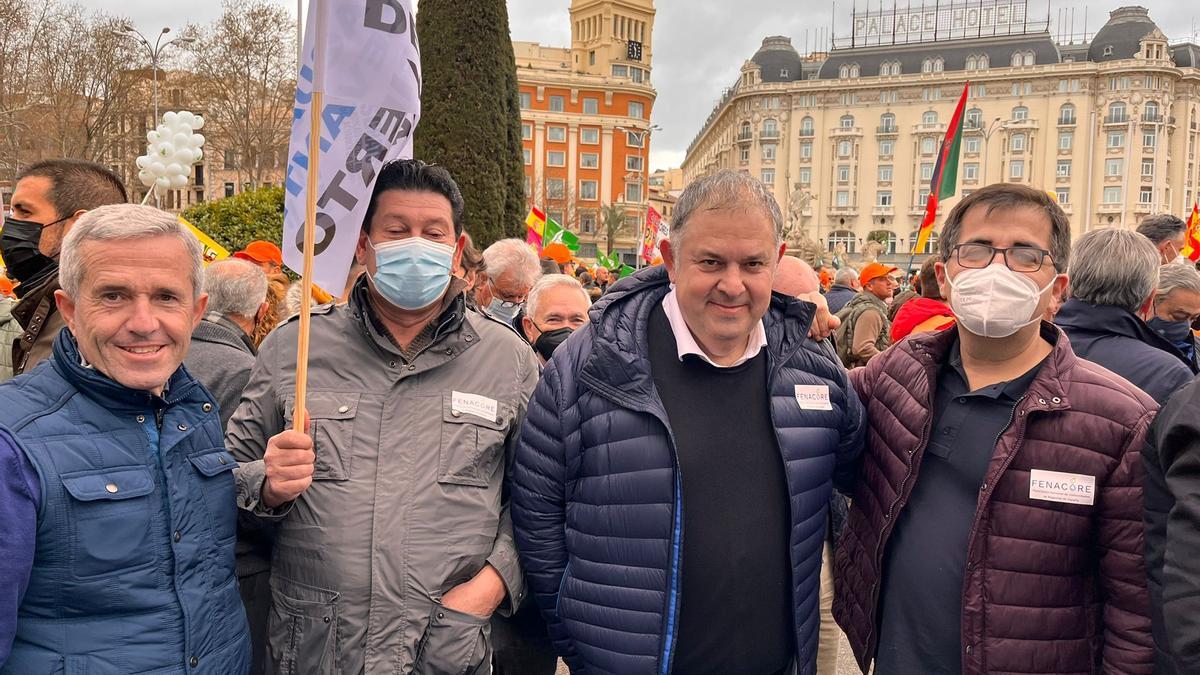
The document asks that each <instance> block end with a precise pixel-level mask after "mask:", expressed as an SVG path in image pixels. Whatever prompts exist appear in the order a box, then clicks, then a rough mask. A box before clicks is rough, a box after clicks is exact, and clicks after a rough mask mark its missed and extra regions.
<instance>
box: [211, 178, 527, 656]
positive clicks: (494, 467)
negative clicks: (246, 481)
mask: <svg viewBox="0 0 1200 675" xmlns="http://www.w3.org/2000/svg"><path fill="white" fill-rule="evenodd" d="M463 209H464V205H463V198H462V194H461V193H460V192H459V189H458V185H457V184H456V183H455V182H454V179H453V178H452V177H451V176H450V173H449V172H448V171H446V169H444V168H442V167H439V166H433V165H429V164H426V163H424V162H421V161H417V160H398V161H394V162H389V163H387V164H384V165H383V166H382V167H381V168H380V169H379V174H378V177H377V178H376V182H375V187H374V191H373V192H372V194H371V201H370V203H369V205H368V207H367V213H366V216H365V218H364V220H363V222H362V224H361V225H362V230H361V232H360V234H359V239H358V246H357V248H356V250H355V257H356V258H357V260H358V261H359V262H360V263H362V264H363V266H364V267H365V268H366V273H365V274H363V276H361V277H360V278H359V279H358V281H357V282H356V284H355V286H354V291H353V293H352V294H351V296H350V301H349V303H347V304H345V305H333V304H329V305H322V306H320V307H317V308H314V309H313V315H312V324H311V341H312V344H313V345H314V351H313V354H312V356H311V357H310V360H309V368H308V393H307V399H306V402H305V407H306V408H307V414H308V417H309V418H310V422H309V424H308V428H309V429H310V433H311V436H312V439H313V443H314V444H315V447H316V454H317V457H318V458H319V459H318V461H317V466H316V471H315V474H314V476H313V483H312V486H311V487H310V488H309V489H308V490H307V491H306V492H305V493H304V494H303V495H302V496H301V497H300V499H299V500H298V502H297V504H296V508H295V509H293V511H292V512H291V514H290V515H288V516H287V517H286V518H284V519H283V520H282V521H281V522H280V523H279V529H278V531H277V534H276V538H275V548H274V552H273V555H272V558H271V562H272V568H271V587H272V591H273V598H274V604H273V607H272V611H271V617H270V623H269V629H268V633H269V636H270V639H269V646H268V658H269V662H270V668H269V669H268V670H269V671H272V672H280V671H283V672H304V673H334V672H339V673H347V674H364V675H382V674H384V673H387V674H389V675H390V674H392V673H397V672H405V673H418V674H420V675H424V674H426V673H459V674H463V673H485V672H487V669H488V657H489V650H490V644H489V639H488V638H489V629H488V625H489V619H490V618H491V616H492V614H493V613H494V612H503V613H507V612H510V611H512V610H513V609H515V608H516V607H518V606H519V605H520V602H521V600H522V598H523V597H524V595H525V590H524V585H525V583H524V576H523V575H522V574H521V567H520V564H519V562H518V560H517V551H516V546H515V544H514V543H513V537H512V525H511V520H510V517H509V507H508V495H507V491H506V488H505V476H506V475H507V470H508V467H509V466H510V461H511V457H512V453H513V451H514V449H515V445H516V440H517V429H518V428H519V427H520V424H521V420H522V419H523V418H524V415H525V407H526V404H527V402H528V400H529V396H530V394H531V393H532V392H533V387H534V385H535V384H536V383H537V378H538V364H537V360H536V359H535V358H534V355H533V350H531V349H530V348H529V345H527V344H525V342H524V340H522V339H521V338H520V337H519V336H518V335H517V334H516V333H515V332H514V331H513V330H512V329H511V328H509V327H506V326H504V325H502V324H501V323H500V322H498V321H496V320H493V319H491V318H489V317H486V316H483V315H481V314H478V313H476V312H474V311H470V310H468V309H467V308H466V301H465V299H464V297H463V292H462V291H463V288H465V286H466V282H465V281H463V280H462V279H460V278H458V277H454V276H452V274H451V270H453V268H454V266H455V264H456V263H459V262H460V258H461V255H462V249H463V246H464V245H465V244H466V239H465V237H464V236H463ZM526 250H528V249H526ZM535 264H536V261H535ZM298 330H299V326H298V322H296V321H290V320H289V321H288V322H287V323H285V324H284V325H282V326H280V327H279V328H277V329H276V330H275V331H274V332H272V333H271V334H270V335H268V336H267V339H266V340H265V341H264V342H263V343H262V345H261V346H260V348H259V353H258V360H257V362H256V364H255V367H254V371H253V372H252V373H251V375H250V382H249V384H247V386H246V390H245V393H244V394H243V396H242V403H241V405H240V406H239V407H238V409H237V411H236V412H235V413H234V415H233V419H231V420H230V421H229V428H228V431H227V434H226V438H225V443H226V446H227V447H228V448H229V449H230V451H231V452H232V453H234V455H235V456H237V457H239V458H241V459H243V460H252V459H255V458H257V457H260V456H262V454H263V450H264V447H265V448H267V451H268V452H269V451H270V447H271V443H272V442H273V437H274V435H275V434H276V433H277V432H279V431H280V430H282V429H285V428H291V427H292V426H293V416H294V410H293V409H294V406H295V396H296V395H295V378H296V341H297V331H298ZM318 345H320V346H323V347H322V348H320V349H318V348H317V346H318ZM268 439H272V440H268Z"/></svg>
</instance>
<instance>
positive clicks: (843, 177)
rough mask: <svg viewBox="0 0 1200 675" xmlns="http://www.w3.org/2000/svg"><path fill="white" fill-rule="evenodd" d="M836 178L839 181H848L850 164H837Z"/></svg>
mask: <svg viewBox="0 0 1200 675" xmlns="http://www.w3.org/2000/svg"><path fill="white" fill-rule="evenodd" d="M837 178H838V182H839V183H849V182H850V166H849V165H848V164H839V165H838V168H837Z"/></svg>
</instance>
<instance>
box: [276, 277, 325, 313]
mask: <svg viewBox="0 0 1200 675" xmlns="http://www.w3.org/2000/svg"><path fill="white" fill-rule="evenodd" d="M303 297H304V282H303V281H302V280H300V279H297V280H296V281H293V282H292V283H291V285H289V286H288V289H287V293H285V294H284V296H283V307H284V311H285V312H286V313H287V317H288V318H291V317H293V316H296V315H298V314H299V313H300V303H301V298H303ZM308 304H309V306H310V307H312V306H315V305H316V304H317V303H316V301H315V300H313V299H312V296H311V295H310V296H309V298H308Z"/></svg>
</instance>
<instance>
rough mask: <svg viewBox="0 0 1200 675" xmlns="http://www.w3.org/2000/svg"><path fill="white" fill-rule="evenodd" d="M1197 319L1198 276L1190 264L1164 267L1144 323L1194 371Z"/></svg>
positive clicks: (1199, 301)
mask: <svg viewBox="0 0 1200 675" xmlns="http://www.w3.org/2000/svg"><path fill="white" fill-rule="evenodd" d="M1197 319H1200V273H1197V272H1196V269H1195V268H1194V267H1193V266H1192V265H1190V264H1187V265H1163V267H1162V269H1161V270H1160V271H1159V274H1158V292H1157V293H1155V295H1154V313H1153V316H1151V318H1150V320H1149V321H1147V322H1146V324H1147V325H1148V326H1150V328H1151V329H1152V330H1153V331H1154V332H1156V333H1158V334H1159V335H1161V336H1162V337H1163V338H1165V339H1166V340H1167V342H1170V343H1171V344H1172V345H1174V347H1175V349H1176V351H1177V352H1178V353H1179V355H1180V356H1181V358H1182V359H1183V361H1184V363H1186V364H1187V365H1188V367H1189V368H1191V369H1192V372H1193V373H1194V372H1197V370H1198V369H1197V364H1198V361H1200V358H1198V354H1197V351H1196V336H1195V335H1194V334H1193V333H1192V325H1193V324H1194V323H1196V320H1197Z"/></svg>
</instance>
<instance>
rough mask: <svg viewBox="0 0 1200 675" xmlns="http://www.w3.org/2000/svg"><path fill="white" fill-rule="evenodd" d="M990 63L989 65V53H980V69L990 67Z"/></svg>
mask: <svg viewBox="0 0 1200 675" xmlns="http://www.w3.org/2000/svg"><path fill="white" fill-rule="evenodd" d="M988 65H989V63H988V55H987V54H980V55H979V69H980V70H986V69H987V67H988Z"/></svg>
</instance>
